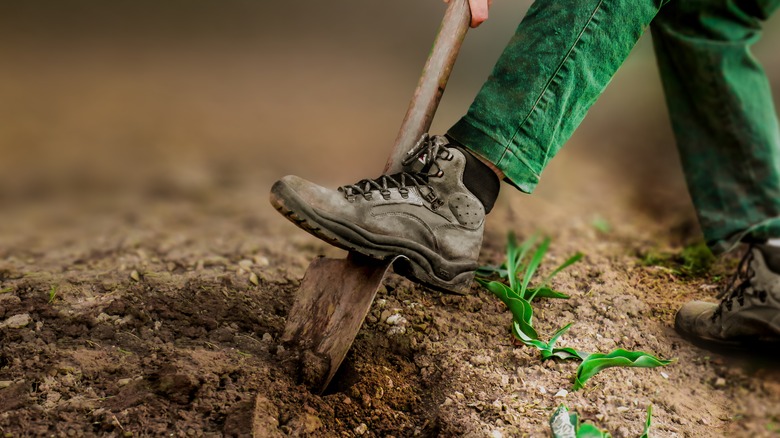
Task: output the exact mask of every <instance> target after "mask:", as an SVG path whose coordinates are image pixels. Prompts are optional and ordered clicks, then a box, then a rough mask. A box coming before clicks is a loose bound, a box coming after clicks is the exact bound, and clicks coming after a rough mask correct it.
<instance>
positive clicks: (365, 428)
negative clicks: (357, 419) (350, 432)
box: [355, 423, 368, 435]
mask: <svg viewBox="0 0 780 438" xmlns="http://www.w3.org/2000/svg"><path fill="white" fill-rule="evenodd" d="M366 432H368V426H366V423H360V426H358V427H356V428H355V434H357V435H363V434H365V433H366Z"/></svg>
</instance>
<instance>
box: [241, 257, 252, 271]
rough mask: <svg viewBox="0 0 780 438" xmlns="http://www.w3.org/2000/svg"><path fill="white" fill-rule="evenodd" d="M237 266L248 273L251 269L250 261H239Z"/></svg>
mask: <svg viewBox="0 0 780 438" xmlns="http://www.w3.org/2000/svg"><path fill="white" fill-rule="evenodd" d="M238 266H240V267H241V268H242V269H245V270H247V271H248V270H249V269H250V268H252V260H247V259H244V260H241V261H240V262H238Z"/></svg>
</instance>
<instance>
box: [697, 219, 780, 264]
mask: <svg viewBox="0 0 780 438" xmlns="http://www.w3.org/2000/svg"><path fill="white" fill-rule="evenodd" d="M778 237H780V217H773V218H769V219H766V220H764V221H761V222H758V223H756V224H754V225H752V226H750V227H748V228H746V229H744V230H742V231H740V232H737V233H732V234H731V235H730V236H728V237H726V238H723V239H719V240H713V241H709V242H707V245H708V246H709V247H710V250H711V251H712V253H713V254H715V255H720V254H723V253H725V252H729V251H731V250H733V249H734V248H736V247H737V246H738V245H739V244H740V243H741V242H743V241H744V240H756V241H763V240H767V239H774V238H778Z"/></svg>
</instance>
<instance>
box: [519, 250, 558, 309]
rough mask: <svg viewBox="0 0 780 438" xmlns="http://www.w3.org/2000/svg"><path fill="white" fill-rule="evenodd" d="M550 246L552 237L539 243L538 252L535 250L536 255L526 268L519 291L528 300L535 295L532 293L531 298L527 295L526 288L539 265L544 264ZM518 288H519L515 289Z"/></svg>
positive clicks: (531, 298)
mask: <svg viewBox="0 0 780 438" xmlns="http://www.w3.org/2000/svg"><path fill="white" fill-rule="evenodd" d="M549 248H550V238H549V237H545V238H544V240H543V241H542V243H541V244H540V245H539V247H538V248H536V252H534V255H533V256H532V257H531V261H530V262H528V265H527V266H526V268H525V273H524V274H523V282H522V284H521V285H520V290H519V291H518V293H519V294H520V296H521V297H523V298H525V299H527V300H528V301H531V300H533V298H534V295H533V294H532V295H531V297H530V299H529V298H527V296H526V290H527V289H528V283H529V282H530V281H531V278H533V276H534V274H535V273H536V270H537V269H539V265H541V264H542V259H543V258H544V255H545V254H547V250H548V249H549ZM515 290H517V289H515Z"/></svg>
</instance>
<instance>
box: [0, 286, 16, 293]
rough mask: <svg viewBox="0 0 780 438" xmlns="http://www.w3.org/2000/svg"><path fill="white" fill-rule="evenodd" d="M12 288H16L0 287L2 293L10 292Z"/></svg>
mask: <svg viewBox="0 0 780 438" xmlns="http://www.w3.org/2000/svg"><path fill="white" fill-rule="evenodd" d="M12 290H14V288H12V287H7V288H5V289H0V294H7V293H8V292H11V291H12Z"/></svg>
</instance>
